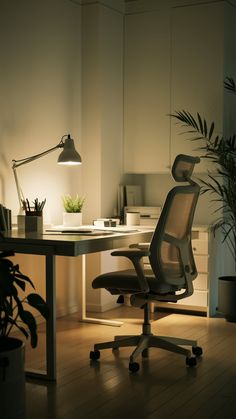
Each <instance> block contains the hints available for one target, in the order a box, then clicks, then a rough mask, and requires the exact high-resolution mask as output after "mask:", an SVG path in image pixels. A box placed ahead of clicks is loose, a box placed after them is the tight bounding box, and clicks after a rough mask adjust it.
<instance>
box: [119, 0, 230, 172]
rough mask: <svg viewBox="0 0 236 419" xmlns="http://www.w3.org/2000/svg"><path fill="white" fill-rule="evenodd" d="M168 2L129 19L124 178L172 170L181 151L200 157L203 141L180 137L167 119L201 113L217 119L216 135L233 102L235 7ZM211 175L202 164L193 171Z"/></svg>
mask: <svg viewBox="0 0 236 419" xmlns="http://www.w3.org/2000/svg"><path fill="white" fill-rule="evenodd" d="M170 4H171V3H170V2H164V1H160V2H159V5H158V7H159V9H158V7H157V6H156V9H155V10H148V5H146V7H147V9H145V10H143V11H142V12H140V11H139V12H138V13H135V12H134V14H127V15H126V16H125V50H124V172H126V173H147V174H148V173H169V172H170V167H171V165H172V163H173V161H174V158H175V156H176V155H177V154H179V153H184V154H191V155H200V154H201V151H199V150H196V149H197V148H198V147H199V146H200V145H201V144H200V142H192V141H190V139H189V138H190V137H191V134H189V135H181V134H182V133H183V128H180V127H179V125H178V124H176V122H177V120H176V119H174V118H170V114H171V113H174V112H175V111H181V110H183V109H184V110H187V111H189V112H191V113H192V114H193V115H195V116H196V114H197V112H199V113H200V115H201V116H202V117H204V118H205V119H206V120H207V121H208V123H209V124H210V123H211V122H212V121H214V122H215V134H219V135H222V132H223V128H224V130H225V122H227V121H224V124H223V118H224V116H225V115H224V113H225V109H226V107H227V113H228V111H229V109H230V106H231V105H230V102H229V100H228V99H227V98H225V91H224V87H223V82H224V78H225V77H226V76H227V75H233V74H235V68H236V60H235V41H234V39H235V24H234V22H235V14H236V12H235V8H234V7H233V6H232V5H230V4H229V3H227V2H224V1H219V2H214V1H210V2H204V3H203V2H200V3H198V2H196V4H188V2H186V1H183V4H182V5H181V4H180V2H178V6H180V7H178V6H177V7H171V6H170ZM174 4H175V3H174V2H172V5H174ZM227 101H228V104H227ZM231 107H232V106H231ZM234 119H235V118H234ZM234 119H233V118H232V120H234ZM230 122H231V121H230ZM206 170H207V166H206V160H202V161H201V163H200V164H199V165H197V167H196V172H201V173H205V172H206Z"/></svg>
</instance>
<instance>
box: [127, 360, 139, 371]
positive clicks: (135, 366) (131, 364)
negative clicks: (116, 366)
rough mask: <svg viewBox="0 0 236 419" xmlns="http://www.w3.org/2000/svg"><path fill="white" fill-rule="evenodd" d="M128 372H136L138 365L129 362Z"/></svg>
mask: <svg viewBox="0 0 236 419" xmlns="http://www.w3.org/2000/svg"><path fill="white" fill-rule="evenodd" d="M129 370H130V372H137V371H138V370H139V364H138V363H137V362H130V363H129Z"/></svg>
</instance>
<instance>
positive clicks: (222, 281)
mask: <svg viewBox="0 0 236 419" xmlns="http://www.w3.org/2000/svg"><path fill="white" fill-rule="evenodd" d="M224 87H225V88H226V89H227V90H229V91H230V92H232V93H236V85H235V81H234V79H232V78H230V77H227V78H226V79H225V81H224ZM171 116H172V117H174V118H176V119H177V120H178V121H179V122H180V123H181V125H182V126H183V127H184V129H185V132H186V133H191V140H193V141H198V140H204V143H203V145H201V147H200V148H199V151H200V152H201V153H204V154H203V155H202V156H201V158H205V159H208V160H209V161H211V162H212V163H213V166H211V167H214V169H213V170H209V171H208V177H207V180H203V179H199V180H200V182H201V193H202V194H205V193H210V195H211V197H212V201H214V202H215V203H216V204H217V208H216V210H215V211H214V212H215V215H216V220H215V222H214V224H213V225H212V230H213V232H214V233H215V232H216V231H217V230H220V231H221V233H222V237H223V242H224V243H225V244H226V245H227V247H228V249H229V251H230V254H231V255H232V257H233V262H234V272H233V275H231V276H222V277H220V278H219V283H218V285H219V287H218V310H219V311H220V312H222V313H224V315H225V318H226V319H227V320H229V321H234V322H236V134H233V135H231V136H229V137H227V138H225V137H219V136H218V135H215V134H214V128H215V125H214V122H212V123H211V124H210V125H209V124H208V123H207V121H206V120H205V119H204V118H202V117H201V115H200V114H199V113H197V115H196V117H195V116H193V115H192V114H191V113H190V112H188V111H185V110H182V111H177V112H175V113H174V114H172V115H171Z"/></svg>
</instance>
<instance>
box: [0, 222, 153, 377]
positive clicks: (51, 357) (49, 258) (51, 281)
mask: <svg viewBox="0 0 236 419" xmlns="http://www.w3.org/2000/svg"><path fill="white" fill-rule="evenodd" d="M3 234H4V239H3V240H0V250H9V249H12V250H14V251H15V253H24V254H32V255H44V256H45V271H46V272H45V281H46V301H47V304H48V306H49V308H50V317H49V320H48V321H47V324H46V371H45V372H43V373H42V372H35V371H34V372H27V375H29V376H31V377H34V378H44V379H47V380H56V263H55V262H56V256H80V255H81V256H82V258H83V259H82V262H83V263H82V266H83V269H82V289H81V296H80V304H79V306H80V315H79V317H80V320H82V321H94V322H101V320H100V321H98V319H91V318H87V317H86V305H85V304H86V301H85V276H86V272H85V263H84V262H85V260H84V258H85V255H86V254H88V253H94V252H102V251H104V250H112V249H118V248H121V247H127V246H129V245H130V244H133V243H138V242H148V241H150V239H151V236H152V230H151V229H148V228H147V229H143V228H142V229H140V230H138V231H134V232H132V233H131V232H129V233H112V234H106V235H101V236H97V235H96V236H85V235H82V234H81V235H79V234H69V235H66V234H60V233H59V234H57V233H52V234H48V233H47V234H36V233H26V234H25V233H18V231H17V230H12V231H11V232H4V233H3Z"/></svg>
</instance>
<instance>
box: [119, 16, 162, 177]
mask: <svg viewBox="0 0 236 419" xmlns="http://www.w3.org/2000/svg"><path fill="white" fill-rule="evenodd" d="M169 113H170V14H169V11H168V10H167V9H162V10H158V11H153V12H152V13H141V14H140V13H138V14H133V15H127V16H126V17H125V56H124V172H125V173H158V172H159V173H160V172H162V173H167V172H169V171H170V150H169V141H170V121H169V117H168V114H169Z"/></svg>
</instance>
